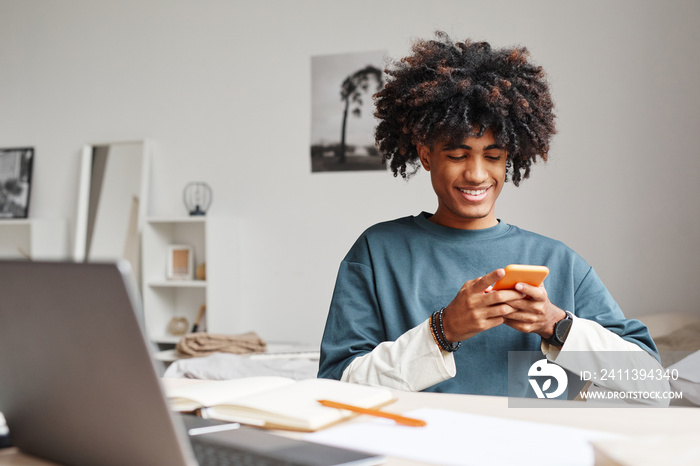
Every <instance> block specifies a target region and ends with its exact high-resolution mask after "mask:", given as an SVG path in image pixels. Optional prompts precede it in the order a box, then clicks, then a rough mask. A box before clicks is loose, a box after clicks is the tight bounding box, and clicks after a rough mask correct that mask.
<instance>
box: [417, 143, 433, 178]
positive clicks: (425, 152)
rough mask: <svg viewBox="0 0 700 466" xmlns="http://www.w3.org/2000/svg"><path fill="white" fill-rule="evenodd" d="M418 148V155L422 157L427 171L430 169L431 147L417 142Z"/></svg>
mask: <svg viewBox="0 0 700 466" xmlns="http://www.w3.org/2000/svg"><path fill="white" fill-rule="evenodd" d="M416 150H417V151H418V157H420V163H421V164H422V165H423V168H424V169H425V171H427V172H429V171H430V148H429V147H428V146H426V145H425V144H420V143H419V144H416Z"/></svg>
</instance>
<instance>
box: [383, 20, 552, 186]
mask: <svg viewBox="0 0 700 466" xmlns="http://www.w3.org/2000/svg"><path fill="white" fill-rule="evenodd" d="M412 50H413V54H412V55H410V56H408V57H405V58H403V59H402V60H401V61H399V62H395V63H393V64H390V65H389V66H388V67H387V69H386V70H385V73H386V75H387V84H386V85H385V87H384V88H383V89H382V90H381V91H379V92H378V93H377V94H375V95H374V100H375V104H376V111H375V114H374V115H375V117H377V119H378V120H379V124H378V125H377V128H376V130H375V139H376V142H377V146H378V147H379V150H380V151H381V152H382V154H383V156H384V159H385V161H387V162H390V166H391V170H392V172H393V173H394V176H397V175H398V174H401V176H402V177H403V178H404V179H408V178H409V177H410V176H411V175H413V174H414V173H415V172H416V171H417V170H418V167H419V166H420V162H419V157H418V152H417V149H416V145H417V144H424V145H428V146H430V147H432V146H433V145H434V144H435V143H457V144H460V143H461V142H462V141H464V139H465V138H467V137H470V136H481V135H482V134H483V133H484V131H485V130H486V129H491V130H492V131H493V134H494V137H495V139H496V142H497V143H498V144H500V145H502V146H503V147H505V148H506V149H507V151H508V160H507V161H508V167H509V175H510V177H511V178H512V180H513V183H514V184H515V185H516V186H518V185H519V184H520V181H521V180H522V179H523V178H528V177H529V175H530V166H531V165H532V163H534V162H536V160H537V158H538V157H540V158H541V159H542V160H544V161H546V160H547V153H548V152H549V141H550V139H551V137H552V136H553V135H554V134H555V133H556V128H555V124H554V119H555V115H554V104H553V102H552V99H551V96H550V93H549V84H548V83H547V81H546V79H545V73H544V70H543V69H542V67H541V66H535V65H534V64H532V63H530V62H528V57H529V52H528V51H527V49H526V48H524V47H516V48H504V49H498V50H494V49H492V48H491V46H490V45H489V44H488V43H487V42H472V41H470V40H468V39H467V40H465V41H464V42H458V43H456V44H455V43H454V42H452V40H450V38H449V37H448V36H447V34H445V33H444V32H440V31H438V32H436V39H435V40H421V41H417V42H416V43H414V45H413V49H412ZM407 166H411V169H410V170H409V171H408V172H407V170H406V169H407Z"/></svg>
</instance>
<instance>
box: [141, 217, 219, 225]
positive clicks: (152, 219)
mask: <svg viewBox="0 0 700 466" xmlns="http://www.w3.org/2000/svg"><path fill="white" fill-rule="evenodd" d="M206 218H207V217H206V216H204V215H199V216H193V217H150V218H148V219H146V221H147V222H148V223H151V224H157V223H204V222H205V221H206Z"/></svg>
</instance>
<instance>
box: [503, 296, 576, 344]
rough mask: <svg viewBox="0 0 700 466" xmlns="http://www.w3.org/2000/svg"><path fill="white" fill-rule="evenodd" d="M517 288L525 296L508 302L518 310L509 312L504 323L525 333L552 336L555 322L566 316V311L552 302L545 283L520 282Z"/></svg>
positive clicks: (545, 336) (544, 336)
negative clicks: (534, 284) (529, 283)
mask: <svg viewBox="0 0 700 466" xmlns="http://www.w3.org/2000/svg"><path fill="white" fill-rule="evenodd" d="M515 289H516V290H517V291H518V292H521V293H523V295H525V297H524V298H522V299H518V300H515V301H509V302H508V305H510V306H512V307H514V308H515V309H516V310H517V312H513V313H509V314H508V316H507V317H506V318H505V321H504V323H505V324H506V325H508V326H510V327H513V328H514V329H515V330H519V331H521V332H524V333H536V334H538V335H539V336H541V337H542V338H544V339H547V338H550V337H551V336H552V334H553V333H554V324H556V323H557V322H559V321H560V320H562V319H563V318H564V317H566V312H564V311H562V310H561V309H559V308H558V307H556V306H555V305H554V304H552V302H551V301H550V300H549V297H548V296H547V290H545V288H544V286H543V285H540V286H532V285H528V284H527V283H518V284H517V285H515Z"/></svg>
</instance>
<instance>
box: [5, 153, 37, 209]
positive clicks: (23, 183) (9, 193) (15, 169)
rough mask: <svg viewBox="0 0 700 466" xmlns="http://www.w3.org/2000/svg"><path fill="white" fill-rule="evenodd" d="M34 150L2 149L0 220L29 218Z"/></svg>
mask: <svg viewBox="0 0 700 466" xmlns="http://www.w3.org/2000/svg"><path fill="white" fill-rule="evenodd" d="M33 161H34V148H32V147H19V148H11V149H0V219H5V218H27V216H28V215H29V194H30V191H31V190H30V188H31V183H32V163H33Z"/></svg>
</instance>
